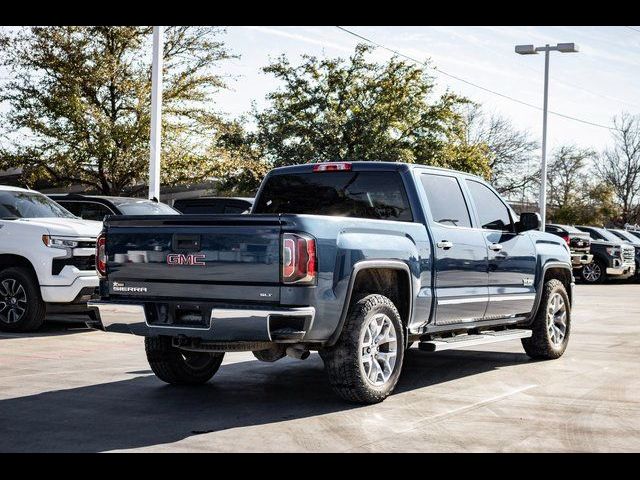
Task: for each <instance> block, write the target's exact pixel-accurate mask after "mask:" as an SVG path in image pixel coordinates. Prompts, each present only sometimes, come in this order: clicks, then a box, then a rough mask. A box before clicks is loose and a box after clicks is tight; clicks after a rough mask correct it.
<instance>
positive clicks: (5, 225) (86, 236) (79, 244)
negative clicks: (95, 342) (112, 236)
mask: <svg viewBox="0 0 640 480" xmlns="http://www.w3.org/2000/svg"><path fill="white" fill-rule="evenodd" d="M101 229H102V223H100V222H92V221H89V220H82V219H79V218H77V217H75V216H74V215H73V214H72V213H70V212H69V211H67V210H65V209H64V208H62V207H61V206H60V205H58V204H57V203H56V202H54V201H53V200H51V199H49V198H47V197H46V196H45V195H42V194H41V193H38V192H34V191H32V190H25V189H22V188H16V187H8V186H0V330H4V331H11V332H18V331H29V330H36V329H37V328H39V327H40V326H41V325H42V323H43V322H44V319H45V314H46V313H48V312H78V311H87V300H89V299H90V298H92V297H94V296H95V295H96V293H97V288H98V275H97V274H96V269H95V248H96V238H97V236H98V233H100V230H101Z"/></svg>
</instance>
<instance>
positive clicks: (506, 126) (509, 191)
mask: <svg viewBox="0 0 640 480" xmlns="http://www.w3.org/2000/svg"><path fill="white" fill-rule="evenodd" d="M465 122H466V128H467V137H468V139H469V143H472V144H485V145H486V146H487V149H488V152H489V153H488V159H489V168H490V169H491V177H490V181H491V183H492V184H493V186H494V187H495V188H496V189H497V190H498V191H499V192H500V193H502V194H505V195H513V194H515V193H519V192H522V191H523V190H526V189H528V188H529V187H530V186H532V185H533V184H534V183H535V178H536V177H535V175H537V173H538V170H537V167H536V166H535V165H533V154H534V152H536V151H537V150H538V143H537V142H536V141H534V140H532V139H531V136H530V134H529V132H527V131H526V130H519V129H517V128H516V127H515V126H514V125H513V123H512V122H511V121H510V120H509V119H507V118H505V117H502V116H500V115H496V114H492V115H488V114H486V113H485V112H483V111H482V109H481V108H480V106H478V105H472V106H471V107H470V108H468V109H467V112H466V115H465Z"/></svg>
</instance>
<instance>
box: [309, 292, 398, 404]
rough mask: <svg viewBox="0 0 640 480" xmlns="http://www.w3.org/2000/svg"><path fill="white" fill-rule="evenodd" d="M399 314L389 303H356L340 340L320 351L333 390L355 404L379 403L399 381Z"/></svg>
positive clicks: (377, 299) (374, 299) (370, 299)
mask: <svg viewBox="0 0 640 480" xmlns="http://www.w3.org/2000/svg"><path fill="white" fill-rule="evenodd" d="M404 351H405V348H404V334H403V328H402V322H401V319H400V314H399V313H398V310H397V309H396V307H395V305H394V304H393V302H392V301H391V300H389V299H388V298H387V297H385V296H382V295H368V296H366V297H365V298H363V299H362V300H360V301H358V302H357V303H355V304H354V305H353V307H352V309H351V313H350V314H349V316H348V317H347V320H346V321H345V324H344V326H343V329H342V333H341V334H340V338H339V339H338V341H337V342H336V344H335V345H334V346H333V347H329V348H326V349H324V350H323V351H321V352H320V353H321V356H322V359H323V360H324V364H325V370H326V372H327V374H328V376H329V382H330V383H331V386H332V387H333V390H334V391H335V392H336V393H337V394H338V395H339V396H340V397H342V398H343V399H345V400H347V401H350V402H354V403H365V404H371V403H378V402H381V401H382V400H384V399H385V398H387V397H388V396H389V395H390V394H391V392H393V389H394V388H395V386H396V383H397V382H398V377H399V376H400V371H401V369H402V361H403V359H404Z"/></svg>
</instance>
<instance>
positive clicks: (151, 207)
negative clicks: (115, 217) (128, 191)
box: [116, 200, 180, 215]
mask: <svg viewBox="0 0 640 480" xmlns="http://www.w3.org/2000/svg"><path fill="white" fill-rule="evenodd" d="M116 205H117V207H118V209H119V210H120V211H121V212H122V214H123V215H179V214H180V212H178V211H177V210H174V209H173V208H171V207H170V206H169V205H166V204H164V203H160V202H152V201H150V200H131V201H128V202H123V203H118V204H116Z"/></svg>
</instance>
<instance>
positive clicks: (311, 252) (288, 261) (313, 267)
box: [282, 233, 318, 285]
mask: <svg viewBox="0 0 640 480" xmlns="http://www.w3.org/2000/svg"><path fill="white" fill-rule="evenodd" d="M317 261H318V260H317V255H316V239H315V238H313V237H312V236H310V235H305V234H300V233H285V234H284V235H282V282H283V283H298V284H300V283H304V284H307V285H310V284H315V283H316V277H317V275H318V268H317Z"/></svg>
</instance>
